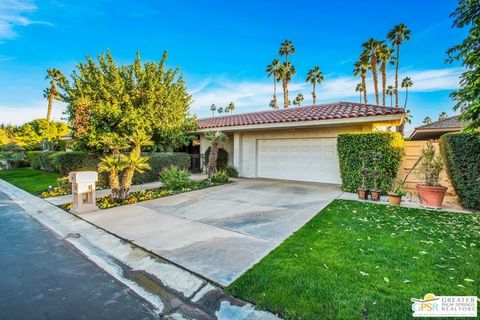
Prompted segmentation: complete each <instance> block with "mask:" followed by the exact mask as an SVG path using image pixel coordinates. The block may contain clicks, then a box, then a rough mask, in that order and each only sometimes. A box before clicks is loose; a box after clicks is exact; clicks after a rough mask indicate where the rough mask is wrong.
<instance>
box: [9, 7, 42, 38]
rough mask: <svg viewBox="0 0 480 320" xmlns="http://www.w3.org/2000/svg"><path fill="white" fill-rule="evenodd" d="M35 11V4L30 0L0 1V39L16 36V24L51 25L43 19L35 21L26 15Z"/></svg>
mask: <svg viewBox="0 0 480 320" xmlns="http://www.w3.org/2000/svg"><path fill="white" fill-rule="evenodd" d="M35 11H37V6H36V5H35V3H34V2H33V1H31V0H2V1H0V39H12V38H15V37H16V36H17V33H16V31H15V27H16V26H29V25H32V24H46V25H51V24H50V23H48V22H45V21H35V20H31V19H30V18H28V17H27V16H26V15H28V14H30V13H32V12H35Z"/></svg>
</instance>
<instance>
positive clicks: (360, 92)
mask: <svg viewBox="0 0 480 320" xmlns="http://www.w3.org/2000/svg"><path fill="white" fill-rule="evenodd" d="M358 93H359V95H360V103H362V91H359V92H358Z"/></svg>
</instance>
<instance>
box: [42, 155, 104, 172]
mask: <svg viewBox="0 0 480 320" xmlns="http://www.w3.org/2000/svg"><path fill="white" fill-rule="evenodd" d="M49 161H50V165H51V166H52V168H53V170H55V171H56V172H59V173H61V174H69V173H70V172H72V171H89V170H91V171H96V170H97V166H98V163H99V160H98V158H97V157H96V156H93V155H89V154H87V153H85V152H82V151H73V152H65V151H62V152H55V153H54V154H51V155H50V156H49Z"/></svg>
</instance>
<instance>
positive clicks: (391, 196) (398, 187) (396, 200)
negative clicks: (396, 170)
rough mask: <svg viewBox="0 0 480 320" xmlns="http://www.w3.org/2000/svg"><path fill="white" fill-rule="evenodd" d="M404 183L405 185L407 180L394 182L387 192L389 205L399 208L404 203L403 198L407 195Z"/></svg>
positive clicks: (395, 180)
mask: <svg viewBox="0 0 480 320" xmlns="http://www.w3.org/2000/svg"><path fill="white" fill-rule="evenodd" d="M404 183H405V180H401V179H394V180H393V183H392V185H391V187H390V190H389V191H388V192H387V194H388V203H390V204H393V205H397V206H398V205H400V203H401V202H402V196H404V195H406V194H407V193H406V192H405V191H404V190H403V185H404Z"/></svg>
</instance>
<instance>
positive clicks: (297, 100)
mask: <svg viewBox="0 0 480 320" xmlns="http://www.w3.org/2000/svg"><path fill="white" fill-rule="evenodd" d="M304 99H305V98H304V97H303V94H301V93H299V94H298V95H297V97H296V98H295V100H293V104H294V105H296V106H297V107H300V105H301V104H302V102H303V100H304Z"/></svg>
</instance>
